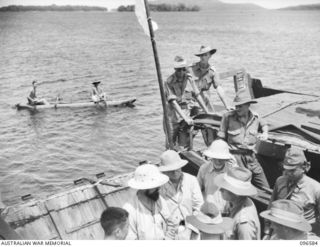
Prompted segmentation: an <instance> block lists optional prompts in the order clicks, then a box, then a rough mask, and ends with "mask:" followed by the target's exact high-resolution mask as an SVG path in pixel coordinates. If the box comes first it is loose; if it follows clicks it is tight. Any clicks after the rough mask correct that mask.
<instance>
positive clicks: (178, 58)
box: [173, 56, 188, 69]
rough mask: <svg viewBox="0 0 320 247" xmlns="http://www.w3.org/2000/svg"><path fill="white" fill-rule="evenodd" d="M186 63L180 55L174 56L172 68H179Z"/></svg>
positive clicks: (183, 66)
mask: <svg viewBox="0 0 320 247" xmlns="http://www.w3.org/2000/svg"><path fill="white" fill-rule="evenodd" d="M187 66H188V65H187V61H186V60H185V59H184V58H183V57H181V56H176V57H175V58H174V62H173V68H175V69H181V68H186V67H187Z"/></svg>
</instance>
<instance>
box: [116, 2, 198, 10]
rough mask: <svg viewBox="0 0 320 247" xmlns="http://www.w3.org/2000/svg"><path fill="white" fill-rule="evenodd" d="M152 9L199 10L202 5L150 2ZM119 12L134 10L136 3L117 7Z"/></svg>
mask: <svg viewBox="0 0 320 247" xmlns="http://www.w3.org/2000/svg"><path fill="white" fill-rule="evenodd" d="M149 9H150V11H159V12H164V11H165V12H168V11H199V10H200V7H199V6H197V5H193V6H186V5H185V4H183V3H179V4H149ZM117 10H118V11H119V12H131V11H134V5H127V6H124V5H121V6H119V7H118V9H117Z"/></svg>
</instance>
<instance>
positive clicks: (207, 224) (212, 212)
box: [186, 201, 233, 234]
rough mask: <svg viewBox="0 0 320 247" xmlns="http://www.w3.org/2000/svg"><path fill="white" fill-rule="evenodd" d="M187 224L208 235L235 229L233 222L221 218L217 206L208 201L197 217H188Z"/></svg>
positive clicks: (229, 219)
mask: <svg viewBox="0 0 320 247" xmlns="http://www.w3.org/2000/svg"><path fill="white" fill-rule="evenodd" d="M186 222H187V223H188V224H190V225H192V226H193V227H195V228H197V229H198V230H200V231H201V232H204V233H208V234H223V233H225V232H226V231H229V230H231V229H232V228H233V220H232V219H231V218H227V217H226V218H223V217H221V213H220V211H219V209H218V208H217V206H216V205H215V204H214V203H212V202H208V201H205V202H204V203H203V205H202V206H201V209H200V212H199V213H198V214H197V215H192V216H187V218H186Z"/></svg>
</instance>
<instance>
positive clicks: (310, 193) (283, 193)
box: [270, 175, 320, 224]
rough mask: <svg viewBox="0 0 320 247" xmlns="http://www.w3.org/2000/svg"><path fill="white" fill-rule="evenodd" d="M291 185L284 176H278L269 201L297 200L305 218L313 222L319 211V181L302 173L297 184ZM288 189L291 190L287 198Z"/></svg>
mask: <svg viewBox="0 0 320 247" xmlns="http://www.w3.org/2000/svg"><path fill="white" fill-rule="evenodd" d="M292 186H294V187H292ZM292 186H290V184H289V181H288V178H287V177H286V176H281V177H279V178H278V179H277V181H276V183H275V186H274V189H273V193H272V196H271V200H270V202H272V201H275V200H279V199H289V200H292V201H295V202H298V203H300V204H301V205H302V206H303V209H304V217H305V218H306V220H308V222H309V223H310V224H312V223H315V222H316V218H317V217H318V216H319V212H320V183H319V182H317V181H316V180H314V179H312V178H310V177H308V176H307V175H303V177H302V178H301V179H300V180H299V182H298V183H297V185H292ZM290 191H293V192H292V194H291V196H289V198H287V196H288V194H289V193H290Z"/></svg>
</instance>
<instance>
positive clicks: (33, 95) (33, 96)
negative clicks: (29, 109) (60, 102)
mask: <svg viewBox="0 0 320 247" xmlns="http://www.w3.org/2000/svg"><path fill="white" fill-rule="evenodd" d="M37 86H38V83H37V81H33V82H32V90H31V92H30V94H29V96H28V97H27V99H28V105H31V106H36V105H48V104H49V103H48V101H47V100H46V99H43V98H42V99H39V98H37V92H36V90H37Z"/></svg>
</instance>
